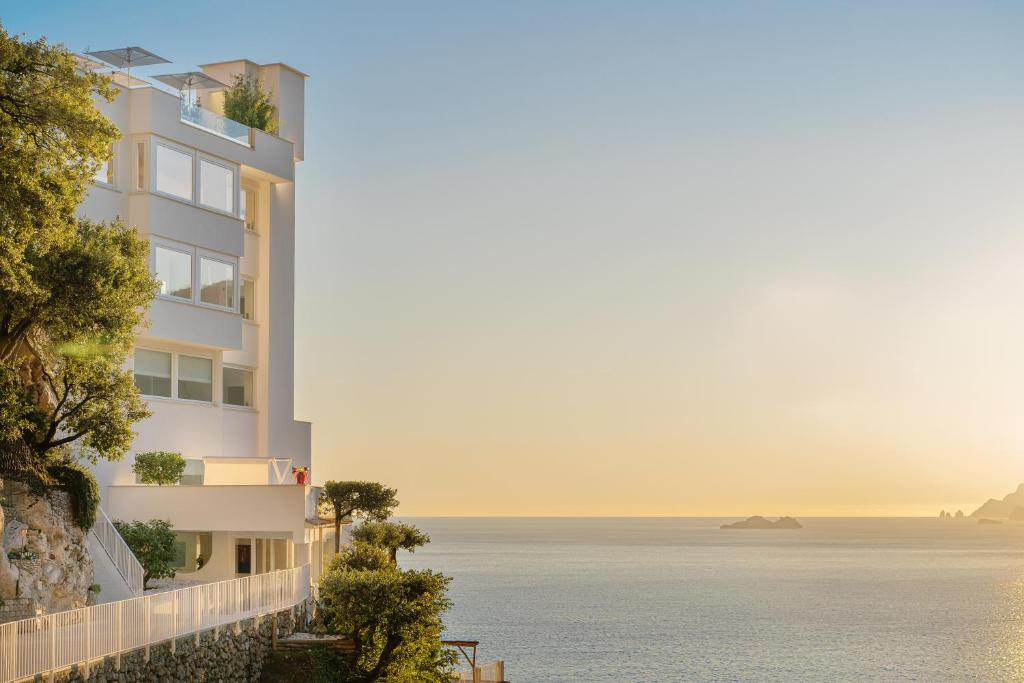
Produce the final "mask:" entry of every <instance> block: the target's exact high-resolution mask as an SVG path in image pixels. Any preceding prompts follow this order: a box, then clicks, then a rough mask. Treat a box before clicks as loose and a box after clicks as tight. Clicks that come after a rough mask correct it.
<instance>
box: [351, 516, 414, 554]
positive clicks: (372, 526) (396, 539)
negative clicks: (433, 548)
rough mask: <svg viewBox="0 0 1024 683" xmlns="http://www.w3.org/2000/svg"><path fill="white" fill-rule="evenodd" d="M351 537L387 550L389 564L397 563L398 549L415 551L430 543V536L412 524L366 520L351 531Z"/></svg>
mask: <svg viewBox="0 0 1024 683" xmlns="http://www.w3.org/2000/svg"><path fill="white" fill-rule="evenodd" d="M352 539H353V540H355V541H360V542H362V543H368V544H370V545H373V546H377V547H378V548H383V549H384V550H386V551H387V552H388V556H389V558H390V560H391V564H397V563H398V550H399V548H401V549H402V550H408V551H409V552H411V553H414V552H416V548H420V547H422V546H425V545H426V544H427V543H430V536H428V535H427V534H425V533H423V532H422V531H420V530H419V529H417V528H416V527H415V526H413V525H412V524H405V523H402V522H388V521H385V522H379V521H376V520H367V521H365V522H363V523H362V524H360V525H359V526H358V527H356V528H355V529H354V530H353V531H352Z"/></svg>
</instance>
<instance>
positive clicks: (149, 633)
mask: <svg viewBox="0 0 1024 683" xmlns="http://www.w3.org/2000/svg"><path fill="white" fill-rule="evenodd" d="M152 603H153V596H152V595H147V596H146V653H145V655H144V656H145V658H146V661H147V662H148V661H149V644H150V643H151V642H153V629H152V626H151V625H150V623H149V619H150V615H151V614H152V613H153V604H152Z"/></svg>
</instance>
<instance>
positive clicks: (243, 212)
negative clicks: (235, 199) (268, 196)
mask: <svg viewBox="0 0 1024 683" xmlns="http://www.w3.org/2000/svg"><path fill="white" fill-rule="evenodd" d="M238 217H239V218H241V219H242V220H243V221H245V229H246V230H249V231H250V232H255V231H256V192H255V191H253V190H247V189H243V190H242V203H241V204H240V205H239V207H238Z"/></svg>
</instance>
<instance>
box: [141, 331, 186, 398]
mask: <svg viewBox="0 0 1024 683" xmlns="http://www.w3.org/2000/svg"><path fill="white" fill-rule="evenodd" d="M136 351H149V352H150V353H163V354H166V355H168V356H170V357H171V375H170V377H169V378H168V380H169V381H170V384H171V395H170V396H160V395H159V394H144V393H142V390H141V389H138V385H137V384H136V385H135V388H136V389H138V391H139V396H142V397H143V398H145V399H146V400H149V399H156V400H158V401H170V400H173V399H174V397H175V395H176V394H177V393H178V386H177V383H176V381H175V375H176V374H177V372H176V370H175V356H176V354H175V353H174V352H173V351H168V350H167V349H160V348H155V347H152V346H145V345H143V346H135V347H133V348H132V383H133V384H134V382H135V352H136Z"/></svg>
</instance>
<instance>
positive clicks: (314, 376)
mask: <svg viewBox="0 0 1024 683" xmlns="http://www.w3.org/2000/svg"><path fill="white" fill-rule="evenodd" d="M624 8H626V5H623V6H621V7H620V9H619V10H612V9H607V8H606V9H607V12H606V13H610V14H616V16H615V17H611V16H602V18H601V21H598V19H595V18H594V16H593V15H589V14H586V13H583V14H580V15H578V16H576V15H573V13H572V12H571V11H567V12H564V13H559V12H554V11H552V12H551V14H552V16H546V17H545V21H537V20H536V19H537V18H536V17H533V18H532V20H531V21H527V20H526V18H525V17H520V16H514V17H511V16H504V15H503V14H502V12H497V14H498V15H499V16H493V14H488V15H487V16H486V17H484V16H483V15H482V14H479V15H478V14H476V13H473V12H470V13H469V15H468V16H465V17H462V19H463V20H464V24H460V25H459V26H456V27H452V26H449V27H448V28H446V29H445V31H437V32H431V31H426V32H416V35H415V36H412V35H411V34H410V33H407V32H405V31H402V30H396V31H395V32H394V33H391V32H390V31H389V30H385V29H384V28H383V27H384V26H385V24H386V21H385V19H383V18H379V17H368V16H364V17H360V18H359V19H358V20H357V21H355V24H354V25H353V26H349V27H348V28H346V29H345V31H346V35H347V36H348V37H349V38H351V40H352V42H347V43H345V44H346V50H347V52H346V53H345V55H343V56H344V57H345V60H343V61H342V63H343V64H352V66H350V67H345V66H343V67H340V71H339V72H338V74H337V75H336V76H332V78H334V80H331V81H330V82H329V84H328V85H325V86H323V87H325V88H330V89H333V90H332V92H337V93H338V94H337V99H336V100H332V105H334V106H333V107H332V108H330V111H331V115H330V116H328V117H327V120H325V121H322V122H320V123H318V121H317V119H316V117H317V116H318V115H317V114H315V113H313V114H311V115H312V116H313V117H314V119H313V121H312V122H311V123H310V128H309V129H307V141H309V140H317V139H318V136H320V139H325V138H326V139H329V140H330V142H329V143H328V144H329V145H330V146H329V147H328V148H326V149H321V150H320V151H319V152H318V151H317V147H316V146H315V145H314V146H313V147H311V149H312V150H313V151H311V152H310V153H309V160H307V161H306V162H304V165H303V167H302V169H301V171H300V177H299V186H300V190H299V194H298V196H299V202H300V216H299V219H300V221H299V222H300V226H299V231H300V237H299V247H298V259H299V282H298V286H299V297H300V300H299V306H298V317H299V319H298V327H297V345H298V349H299V358H298V360H297V373H298V390H299V398H298V410H299V413H300V416H301V417H304V418H306V419H311V420H313V422H314V428H313V434H314V451H315V461H314V478H315V479H316V480H322V479H326V478H353V479H355V478H360V479H374V480H380V481H384V482H387V483H389V484H391V485H394V486H397V487H398V488H399V490H400V493H401V498H402V500H403V506H402V510H401V512H402V514H405V515H415V514H439V515H441V514H444V515H446V514H452V515H473V514H479V515H497V514H501V515H505V514H508V515H520V514H522V515H545V514H551V515H750V514H765V515H776V514H791V515H918V514H926V515H935V514H937V513H938V511H939V509H941V508H947V509H953V510H955V509H957V508H963V509H965V511H968V512H969V511H970V510H971V509H973V508H974V507H975V506H977V505H979V504H980V503H982V502H983V501H984V500H985V499H986V498H988V497H990V496H1002V495H1003V494H1005V493H1006V492H1008V491H1011V490H1013V489H1014V488H1015V487H1016V485H1017V484H1018V483H1019V482H1021V481H1024V450H1022V447H1024V360H1022V358H1024V353H1022V349H1024V322H1022V320H1024V315H1022V310H1024V268H1022V266H1021V264H1024V193H1022V192H1021V191H1020V188H1021V183H1022V179H1024V125H1022V124H1021V121H1022V120H1024V119H1022V116H1021V113H1022V112H1024V87H1022V86H1024V83H1022V80H1024V78H1022V76H1021V74H1022V73H1024V70H1022V69H1021V68H1020V66H1021V62H1022V57H1024V52H1022V49H1024V48H1022V47H1021V46H1022V45H1024V42H1022V41H1020V40H1019V36H1016V35H1015V34H1014V32H1013V31H1010V30H1008V29H1007V28H1006V27H1007V26H1009V25H1014V22H1012V21H1009V19H1008V17H1005V16H1001V15H1000V12H1001V11H1003V10H998V9H995V8H986V9H981V8H975V9H973V10H969V9H968V8H967V7H966V6H965V7H961V8H952V9H951V8H943V9H942V10H941V11H939V10H936V11H935V12H934V13H928V14H927V15H921V14H913V13H909V14H907V13H904V12H903V10H901V9H899V8H891V9H887V10H884V12H882V14H884V15H885V16H881V17H880V16H878V15H877V12H879V11H882V10H881V9H880V8H878V7H877V6H876V7H874V9H872V10H871V11H867V10H861V9H859V8H858V7H843V8H836V9H834V10H830V12H824V11H823V12H821V13H806V14H804V15H801V17H799V19H798V20H797V19H795V18H794V17H786V16H779V13H773V12H769V13H766V15H765V16H760V17H745V16H732V15H729V16H726V15H724V14H723V15H721V16H718V15H715V16H705V15H703V14H701V13H702V12H703V11H704V10H698V9H694V8H689V9H681V8H680V7H675V8H668V7H666V8H659V9H657V10H655V9H651V8H648V9H649V11H646V12H638V13H631V12H629V11H627V10H626V9H624ZM492 9H493V6H492ZM535 9H536V7H535ZM538 11H541V10H538ZM708 11H709V12H711V10H708ZM751 11H753V12H755V13H757V12H759V10H754V9H751ZM1006 11H1009V10H1006ZM506 12H507V13H509V14H515V13H516V11H515V10H513V9H508V10H506ZM542 13H543V11H542ZM678 13H681V14H686V15H687V16H683V17H680V16H677V14H678ZM688 13H689V14H688ZM662 14H671V15H672V16H662ZM711 14H714V12H711ZM783 14H784V13H783ZM554 15H557V16H554ZM754 19H757V21H754ZM484 24H486V25H484ZM499 25H500V29H499V28H498V26H499ZM1015 25H1020V24H1019V23H1017V24H1015ZM538 26H544V27H545V28H544V29H543V30H540V29H538ZM753 26H756V27H757V30H756V31H754V30H752V29H751V27H753ZM837 26H842V31H838V30H833V31H830V30H828V29H829V28H830V27H831V28H835V27H837ZM361 32H365V36H369V37H365V36H364V34H363V33H361ZM455 34H457V35H455ZM343 38H344V36H343ZM371 38H372V39H371ZM342 42H344V41H342ZM378 60H379V61H378ZM356 65H358V67H357V66H356ZM311 83H312V81H311ZM311 91H312V92H313V93H314V94H313V95H312V97H313V103H312V105H313V107H312V108H311V109H310V111H311V112H316V111H317V109H316V104H317V102H316V97H317V95H316V94H315V93H316V91H315V89H314V87H313V86H311ZM323 97H327V96H326V95H324V96H323ZM332 97H333V96H332ZM320 116H326V114H321V115H320ZM324 156H326V157H327V158H326V159H325V158H323V157H324Z"/></svg>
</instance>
